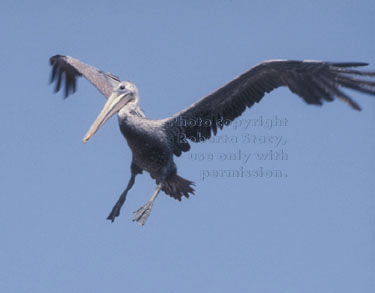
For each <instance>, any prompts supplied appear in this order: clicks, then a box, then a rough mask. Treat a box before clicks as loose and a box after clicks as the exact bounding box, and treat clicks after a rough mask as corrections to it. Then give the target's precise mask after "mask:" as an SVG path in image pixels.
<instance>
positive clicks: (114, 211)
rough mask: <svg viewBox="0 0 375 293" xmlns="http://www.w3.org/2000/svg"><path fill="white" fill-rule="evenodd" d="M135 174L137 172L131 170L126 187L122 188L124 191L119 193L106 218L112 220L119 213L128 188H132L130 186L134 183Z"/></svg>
mask: <svg viewBox="0 0 375 293" xmlns="http://www.w3.org/2000/svg"><path fill="white" fill-rule="evenodd" d="M135 176H137V173H134V172H132V175H131V177H130V180H129V183H128V186H127V187H126V189H125V190H124V192H123V193H122V194H121V196H120V198H119V199H118V201H117V203H116V204H115V205H114V207H113V209H112V211H111V213H110V214H109V216H108V217H107V220H111V221H112V222H113V221H114V220H115V218H116V217H118V216H119V215H120V210H121V207H122V205H123V204H124V202H125V199H126V195H127V194H128V191H129V190H130V188H132V186H133V184H134V181H135Z"/></svg>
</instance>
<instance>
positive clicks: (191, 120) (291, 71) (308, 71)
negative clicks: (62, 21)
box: [165, 60, 375, 156]
mask: <svg viewBox="0 0 375 293" xmlns="http://www.w3.org/2000/svg"><path fill="white" fill-rule="evenodd" d="M366 65H368V64H367V63H359V62H351V63H329V62H320V61H292V60H271V61H266V62H263V63H260V64H258V65H256V66H255V67H253V68H251V69H250V70H249V71H247V72H245V73H243V74H242V75H240V76H238V77H237V78H235V79H234V80H232V81H231V82H229V83H228V84H226V85H224V86H223V87H221V88H219V89H218V90H216V91H215V92H213V93H211V94H209V95H207V96H206V97H204V98H202V99H200V100H199V101H197V102H196V103H194V104H192V105H191V106H189V107H187V108H186V109H184V110H182V111H181V112H179V113H177V114H175V115H173V116H172V117H170V118H168V119H166V120H165V127H166V128H167V129H168V130H169V131H170V132H172V133H173V134H174V137H175V138H176V140H175V142H174V146H173V152H174V154H175V155H177V156H179V155H181V152H186V151H188V150H189V149H190V145H189V143H188V142H186V140H184V139H181V138H184V137H186V138H187V139H189V140H190V141H192V142H199V141H200V139H203V140H204V139H209V138H210V137H211V134H212V133H213V134H214V135H216V133H217V129H218V128H220V129H222V128H223V126H224V125H225V124H223V121H232V120H233V119H235V118H236V117H239V116H240V115H241V114H242V113H243V112H244V111H245V109H246V108H250V107H251V106H252V105H253V104H254V103H258V102H259V101H260V100H261V99H262V98H263V96H264V95H265V93H269V92H271V91H272V90H274V89H276V88H278V87H281V86H287V87H288V88H289V89H290V90H291V91H292V92H293V93H295V94H297V95H298V96H300V97H301V98H302V99H303V100H304V101H305V102H306V103H307V104H314V105H322V103H323V101H327V102H331V101H333V100H334V98H338V99H340V100H342V101H344V102H346V103H348V104H349V105H350V106H351V107H352V108H353V109H355V110H360V109H361V108H360V107H359V105H358V104H357V103H356V102H355V101H354V100H352V99H351V98H350V97H349V96H348V95H347V94H345V93H344V92H343V91H341V89H340V88H342V87H344V88H349V89H353V90H356V91H360V92H362V93H366V94H370V95H375V81H374V80H372V81H370V80H366V79H363V77H367V78H368V77H372V78H373V77H374V76H375V72H365V71H358V70H353V69H350V67H358V66H366ZM358 76H361V77H362V78H361V79H359V78H358ZM207 125H209V127H207Z"/></svg>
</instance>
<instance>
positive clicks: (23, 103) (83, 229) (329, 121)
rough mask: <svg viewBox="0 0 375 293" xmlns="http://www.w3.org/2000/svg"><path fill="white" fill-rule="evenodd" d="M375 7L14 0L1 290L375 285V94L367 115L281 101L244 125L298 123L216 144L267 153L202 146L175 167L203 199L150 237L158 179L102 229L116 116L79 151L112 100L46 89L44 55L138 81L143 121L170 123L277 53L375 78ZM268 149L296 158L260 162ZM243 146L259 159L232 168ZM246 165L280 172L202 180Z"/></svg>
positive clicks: (9, 15)
mask: <svg viewBox="0 0 375 293" xmlns="http://www.w3.org/2000/svg"><path fill="white" fill-rule="evenodd" d="M184 3H185V4H184ZM186 3H188V4H186ZM374 14H375V4H374V2H373V1H360V2H357V1H354V0H353V1H320V0H318V1H216V2H213V1H189V2H186V1H185V2H179V3H177V1H158V2H156V1H155V2H151V1H148V2H147V1H111V4H110V5H109V4H107V3H106V2H105V1H64V2H52V1H38V0H36V1H3V2H2V8H1V11H0V16H1V17H0V24H1V25H0V32H1V36H2V45H1V48H0V52H1V55H2V56H3V58H2V62H1V68H2V70H1V71H0V78H1V81H2V82H1V88H2V98H1V99H0V115H1V117H2V118H1V124H0V132H1V134H2V139H1V142H0V158H1V164H0V180H1V189H2V192H1V196H0V223H1V234H2V237H1V242H0V243H1V244H0V248H1V249H0V288H1V291H2V292H104V291H108V290H110V291H117V290H125V291H127V292H134V291H136V292H139V293H141V292H150V291H151V290H152V291H153V292H229V291H236V292H267V293H268V292H288V293H292V292H321V293H324V292H342V293H344V292H374V289H375V279H374V272H375V263H374V260H375V254H374V216H373V215H374V212H373V211H374V208H375V205H374V194H375V192H374V190H375V185H374V166H375V158H374V146H375V139H374V130H375V126H374V125H375V123H374V122H375V118H374V117H375V115H374V114H375V100H374V98H373V97H369V96H366V95H361V94H357V93H351V94H352V95H353V97H354V98H355V99H356V100H357V101H358V102H359V104H360V105H361V106H362V108H363V111H362V112H356V111H353V110H352V109H350V108H349V107H348V106H347V105H344V104H343V103H340V102H338V101H336V102H333V103H330V104H326V105H324V107H315V106H307V105H305V104H304V103H303V102H302V101H301V99H300V98H298V97H296V96H294V95H293V94H291V93H290V92H289V91H288V90H287V89H278V90H277V91H274V92H272V93H271V94H269V95H267V96H266V97H265V98H264V99H263V100H262V102H261V103H259V104H258V105H256V106H254V107H253V108H252V109H251V110H249V111H247V112H246V113H245V114H244V115H243V116H241V119H242V120H240V121H249V119H253V120H256V119H261V118H260V117H263V118H264V119H272V118H274V117H275V116H277V117H278V118H279V119H284V120H285V121H287V124H286V125H285V126H282V127H273V128H272V129H266V128H264V127H260V126H252V127H247V128H244V127H243V128H241V127H239V128H235V127H234V126H233V127H228V128H227V129H226V130H225V131H223V132H221V133H220V135H222V136H225V135H226V136H227V137H232V138H233V137H242V136H244V135H245V136H246V135H250V136H253V137H256V138H257V140H256V141H257V142H249V143H243V142H242V141H241V142H238V143H225V142H223V141H219V142H216V143H215V142H211V143H209V142H207V143H205V144H198V145H194V146H193V148H192V150H191V154H193V155H197V156H200V157H202V156H203V155H202V154H205V156H204V158H205V160H201V161H197V160H193V159H192V158H193V157H194V156H189V155H188V154H185V155H184V156H183V157H181V158H178V159H176V162H177V165H178V168H179V173H180V175H181V176H183V177H185V178H187V179H190V180H193V181H195V182H196V195H195V196H193V197H192V198H190V199H189V200H183V201H182V202H181V203H180V202H177V201H175V200H173V199H171V198H169V197H167V196H165V195H164V194H162V195H161V196H159V197H158V199H157V201H156V203H155V205H154V208H153V211H152V213H151V216H150V218H149V220H148V222H147V224H146V225H145V226H144V227H141V226H139V225H138V224H136V223H133V222H132V221H131V219H132V212H133V211H135V210H136V209H138V208H139V207H140V206H141V205H143V204H144V203H145V202H146V201H147V199H148V198H149V197H150V196H151V195H152V193H153V191H154V188H155V183H154V182H153V180H151V178H150V177H149V176H148V175H147V174H145V175H143V176H139V177H138V178H137V180H136V184H135V186H134V187H133V189H132V190H131V191H130V193H129V195H128V198H127V201H126V204H125V206H124V207H123V210H122V213H121V217H120V218H118V220H116V221H115V222H114V223H113V224H111V223H110V222H109V221H106V220H105V218H106V217H107V215H108V213H109V212H110V210H111V208H112V206H113V204H114V203H115V202H116V200H117V198H118V196H119V195H120V194H121V192H122V191H123V189H124V188H125V187H126V184H127V182H128V179H129V165H130V161H131V153H130V150H129V149H128V147H127V145H126V142H125V141H124V139H123V137H122V135H121V133H120V131H119V128H118V125H117V119H116V118H112V119H111V120H110V121H108V122H107V123H106V125H105V126H104V127H103V128H102V129H101V130H100V131H99V132H98V133H97V134H96V135H95V136H94V137H93V138H92V139H91V140H90V141H89V143H87V144H86V145H84V144H82V142H81V141H82V138H83V136H84V135H85V133H86V131H87V130H88V128H89V127H90V125H91V123H92V122H93V121H94V119H95V118H96V116H97V114H98V113H99V111H100V110H101V108H102V106H103V104H104V101H105V100H104V99H103V97H102V96H101V95H100V94H99V93H98V92H97V91H96V89H95V88H93V87H92V86H91V85H90V84H89V83H88V82H86V81H85V80H83V79H81V80H79V84H78V91H77V93H76V94H75V95H74V96H72V97H71V98H69V99H67V100H63V99H62V94H57V95H54V94H53V87H52V86H49V85H48V80H49V74H50V68H49V64H48V59H49V57H50V56H52V55H54V54H64V55H70V56H74V57H76V58H78V59H80V60H82V61H84V62H87V63H89V64H92V65H94V66H96V67H98V68H101V69H103V70H105V71H110V72H113V73H114V74H116V75H118V76H120V77H121V78H122V79H127V80H131V81H133V82H135V83H136V84H137V86H138V89H139V92H140V97H141V102H140V104H141V107H142V108H143V109H144V111H145V113H146V115H148V116H149V117H151V118H155V119H158V118H163V117H167V116H169V115H172V114H174V113H176V112H177V111H179V110H181V109H183V108H184V107H186V106H188V105H190V104H191V103H193V102H194V101H196V100H197V99H199V98H200V97H202V96H204V95H206V94H208V93H210V92H211V91H213V90H215V89H216V88H218V87H220V86H222V85H223V84H225V83H226V82H228V81H229V80H231V79H232V78H233V77H235V76H236V75H238V74H240V73H242V72H244V71H245V70H247V69H249V68H250V67H251V66H253V65H255V64H257V63H259V62H261V61H263V60H266V59H275V58H287V59H318V60H327V61H363V62H369V63H371V65H370V67H369V68H370V69H371V70H375V57H374V56H375V55H374V52H375V39H374V31H373V28H374V25H375V20H374ZM246 119H247V120H246ZM280 137H281V139H282V141H283V144H279V145H275V144H274V143H272V142H273V141H274V140H275V139H276V138H280ZM262 139H265V140H266V142H265V143H261V142H260V141H262ZM269 151H274V152H280V151H283V152H284V153H285V154H287V159H285V160H259V159H257V156H259V154H262V153H268V152H269ZM239 152H242V153H248V154H249V153H250V154H251V156H250V159H249V160H248V161H247V162H241V161H238V160H228V159H223V158H227V156H228V155H229V154H231V153H239ZM209 156H212V157H213V159H212V160H207V158H208V157H209ZM220 158H221V159H220ZM239 168H245V169H247V170H258V169H259V168H264V169H267V170H281V171H282V172H283V174H285V176H283V177H282V178H274V177H272V178H264V177H258V178H254V177H252V178H227V177H222V178H217V177H212V176H211V177H207V178H205V180H202V174H206V173H205V172H211V174H212V172H213V171H214V170H237V169H239Z"/></svg>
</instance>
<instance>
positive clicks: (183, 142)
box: [50, 55, 375, 225]
mask: <svg viewBox="0 0 375 293" xmlns="http://www.w3.org/2000/svg"><path fill="white" fill-rule="evenodd" d="M50 63H51V65H52V67H53V68H52V75H51V82H53V81H56V88H55V92H58V91H59V90H60V88H61V82H62V81H63V78H65V97H67V96H68V95H69V94H71V93H74V92H75V91H76V78H77V76H81V75H83V76H84V77H85V78H86V79H88V80H89V81H90V82H91V83H92V84H93V85H94V86H95V87H96V88H97V89H98V90H99V91H100V92H101V93H102V94H103V95H104V96H105V97H106V99H107V102H106V103H105V105H104V108H103V110H102V111H101V112H100V114H99V115H98V117H97V119H96V120H95V122H94V123H93V124H92V126H91V128H90V129H89V131H88V132H87V134H86V135H85V137H84V139H83V142H87V141H88V140H89V139H90V138H91V137H92V136H93V135H94V134H95V132H96V131H97V130H98V129H99V128H100V127H101V126H102V125H103V124H104V123H105V122H106V121H107V120H108V119H109V118H110V117H112V116H113V115H114V114H116V113H118V119H119V125H120V129H121V132H122V134H123V135H124V136H125V138H126V140H127V143H128V145H129V147H130V149H131V151H132V155H133V158H132V163H131V166H130V170H131V176H130V180H129V183H128V185H127V187H126V189H125V190H124V192H123V193H122V194H121V196H120V198H119V200H118V201H117V203H116V204H115V206H114V207H113V209H112V211H111V213H110V214H109V216H108V217H107V219H108V220H111V221H112V222H113V221H114V220H115V218H116V217H118V216H119V215H120V209H121V207H122V205H123V204H124V202H125V199H126V195H127V193H128V191H129V190H130V189H131V188H132V186H133V184H134V181H135V177H136V176H137V174H141V173H142V172H143V171H147V172H148V173H150V175H151V177H152V178H153V179H155V180H156V185H157V186H156V190H155V192H154V194H153V195H152V197H151V198H150V200H149V201H148V202H147V203H146V204H145V205H144V206H142V207H141V208H140V209H138V210H137V211H135V212H134V221H137V222H138V223H140V224H141V225H144V224H145V222H146V220H147V218H148V216H149V214H150V212H151V208H152V205H153V203H154V200H155V198H156V197H157V196H158V194H159V192H160V191H164V192H165V193H166V194H167V195H169V196H171V197H173V198H175V199H177V200H179V201H181V198H182V197H183V196H185V197H186V198H188V197H189V194H194V189H193V185H194V183H193V182H192V181H189V180H186V179H184V178H182V177H180V176H179V175H177V168H176V165H175V163H174V161H173V155H175V156H180V155H181V153H182V152H187V151H188V150H189V149H190V145H189V141H190V142H197V141H202V140H205V139H208V138H210V136H211V135H212V134H213V135H216V133H217V130H218V128H219V129H222V128H223V126H225V125H226V124H228V123H226V122H227V121H232V120H233V119H235V118H236V117H238V116H240V115H241V114H242V113H243V112H244V111H245V109H246V108H250V107H251V106H253V104H254V103H258V102H259V101H260V100H261V99H262V97H263V96H264V95H265V93H269V92H270V91H272V90H274V89H276V88H278V87H281V86H287V87H288V88H289V89H290V90H291V91H292V92H293V93H295V94H297V95H298V96H300V97H301V98H302V99H303V100H304V101H305V102H306V103H307V104H314V105H322V103H323V101H327V102H331V101H333V100H334V99H335V98H338V99H340V100H342V101H344V102H346V103H348V104H349V105H350V106H351V107H352V108H353V109H355V110H360V107H359V105H358V104H357V103H356V102H355V101H354V100H352V99H351V98H350V97H349V96H348V95H347V94H345V93H344V92H343V91H341V89H340V88H342V87H344V88H349V89H353V90H356V91H359V92H362V93H367V94H370V95H375V80H374V77H375V72H366V71H360V70H356V69H353V67H360V66H366V65H368V64H367V63H359V62H348V63H331V62H322V61H310V60H305V61H294V60H270V61H265V62H262V63H260V64H258V65H256V66H254V67H253V68H251V69H250V70H248V71H247V72H245V73H243V74H241V75H239V76H238V77H236V78H235V79H233V80H232V81H230V82H229V83H227V84H226V85H224V86H223V87H221V88H219V89H217V90H216V91H214V92H213V93H211V94H209V95H207V96H205V97H203V98H201V99H200V100H199V101H197V102H196V103H194V104H192V105H191V106H189V107H187V108H186V109H184V110H182V111H181V112H179V113H177V114H175V115H173V116H172V117H169V118H166V119H162V120H152V119H149V118H147V117H146V116H145V114H144V113H143V111H142V110H141V109H140V107H139V106H138V102H139V95H138V89H137V87H136V86H135V84H134V83H132V82H129V81H121V80H120V78H118V77H117V76H115V75H113V74H111V73H108V72H104V71H102V70H99V69H97V68H95V67H92V66H89V65H87V64H85V63H83V62H81V61H79V60H77V59H75V58H72V57H68V56H62V55H56V56H53V57H51V58H50ZM186 121H194V123H186ZM199 121H205V123H200V122H199ZM207 122H208V123H207ZM197 138H199V139H197Z"/></svg>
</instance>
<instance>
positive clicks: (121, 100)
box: [83, 92, 130, 143]
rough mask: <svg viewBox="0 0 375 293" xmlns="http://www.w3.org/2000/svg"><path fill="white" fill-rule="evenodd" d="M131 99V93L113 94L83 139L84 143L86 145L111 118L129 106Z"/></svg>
mask: <svg viewBox="0 0 375 293" xmlns="http://www.w3.org/2000/svg"><path fill="white" fill-rule="evenodd" d="M129 99H130V95H129V92H125V93H124V92H122V93H118V92H113V93H112V94H111V96H110V97H109V98H108V100H107V102H106V103H105V105H104V108H103V110H102V111H101V112H100V114H99V115H98V117H97V118H96V120H95V122H94V123H93V124H92V125H91V127H90V130H89V131H88V132H87V133H86V135H85V137H84V138H83V142H84V143H86V142H87V141H88V140H89V139H90V138H91V137H92V136H93V135H94V134H95V132H96V131H97V130H98V129H99V128H100V127H101V126H103V124H104V123H105V122H106V121H107V120H108V119H109V118H111V117H112V116H113V115H114V114H115V113H117V112H118V111H120V109H121V108H122V107H124V106H125V105H126V104H127V102H128V101H129Z"/></svg>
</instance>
